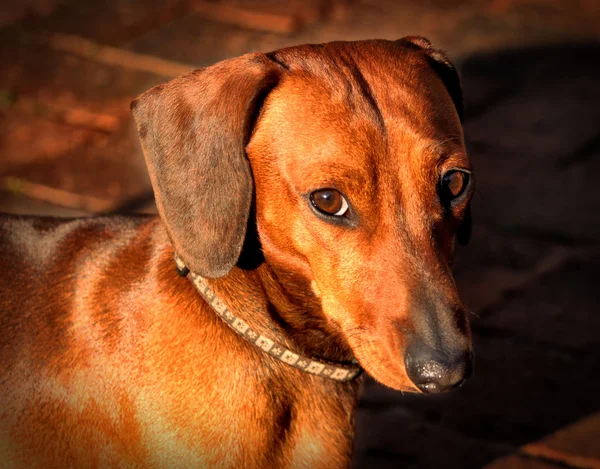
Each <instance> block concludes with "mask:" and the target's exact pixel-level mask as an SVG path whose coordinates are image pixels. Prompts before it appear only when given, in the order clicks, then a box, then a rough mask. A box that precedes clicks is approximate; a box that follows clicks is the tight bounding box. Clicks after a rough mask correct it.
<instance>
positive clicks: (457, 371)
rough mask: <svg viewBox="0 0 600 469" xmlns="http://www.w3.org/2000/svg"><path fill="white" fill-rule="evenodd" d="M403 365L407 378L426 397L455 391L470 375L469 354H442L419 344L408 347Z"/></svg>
mask: <svg viewBox="0 0 600 469" xmlns="http://www.w3.org/2000/svg"><path fill="white" fill-rule="evenodd" d="M404 363H405V365H406V373H407V374H408V377H409V378H410V379H411V381H412V382H413V383H414V384H415V385H416V386H417V387H418V388H419V389H420V390H421V391H423V392H424V393H427V394H433V393H438V392H444V391H450V390H451V389H455V388H458V387H459V386H460V385H461V384H463V383H464V382H465V380H466V379H467V378H468V377H469V376H471V373H472V372H473V354H472V353H471V351H468V352H464V351H462V352H459V351H456V352H451V353H445V352H442V351H440V350H436V349H433V348H431V347H429V346H427V345H425V344H423V343H422V342H414V343H412V344H411V345H410V346H409V347H408V349H407V351H406V355H405V356H404Z"/></svg>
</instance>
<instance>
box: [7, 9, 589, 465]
mask: <svg viewBox="0 0 600 469" xmlns="http://www.w3.org/2000/svg"><path fill="white" fill-rule="evenodd" d="M35 5H37V6H35ZM35 5H34V6H35V8H33V10H31V11H33V13H31V11H30V13H29V14H28V13H27V12H26V10H23V8H22V4H21V3H18V4H17V3H15V7H14V8H13V10H10V8H11V3H10V2H9V3H8V4H7V5H5V6H4V7H3V8H4V9H5V11H4V12H2V14H1V15H0V25H3V26H2V28H1V29H0V44H1V45H0V60H1V63H2V66H1V67H2V73H0V210H4V211H11V212H17V213H40V214H54V215H59V216H71V215H77V216H79V215H82V214H86V213H91V212H105V211H115V210H119V211H127V210H133V209H134V210H140V209H144V210H149V211H152V210H153V205H152V194H151V189H150V185H149V181H148V177H147V174H146V170H145V167H144V164H143V158H142V155H141V152H140V149H139V145H138V143H137V138H136V136H135V133H134V130H133V126H132V121H131V117H130V115H129V109H128V105H129V101H130V100H131V99H132V98H133V97H135V96H136V95H137V94H138V93H140V92H142V91H145V90H146V89H147V88H149V87H150V86H152V85H154V84H157V83H160V82H164V81H166V80H168V79H169V78H171V77H172V76H175V75H178V74H179V73H180V71H181V70H182V69H186V68H187V67H188V66H189V68H193V67H198V66H204V65H208V64H210V63H212V62H214V61H217V60H221V59H225V58H227V57H230V56H235V55H239V54H242V53H245V52H248V51H251V50H270V49H274V48H278V47H282V46H285V45H291V44H296V43H304V42H324V41H328V40H334V39H348V40H349V39H362V38H364V39H366V38H373V37H383V38H388V39H395V38H399V37H401V36H404V35H408V34H422V35H425V36H428V37H430V38H431V39H432V40H433V41H434V43H435V44H436V45H438V46H440V47H443V48H444V49H446V50H447V51H448V52H450V53H451V55H452V56H454V57H455V58H456V61H457V63H458V65H459V69H460V71H461V75H462V79H463V88H464V92H465V104H466V122H465V134H466V137H467V142H468V149H469V152H470V155H471V158H472V161H473V164H474V166H475V169H476V172H477V184H478V190H477V196H476V198H475V203H474V208H473V212H474V217H475V229H474V236H473V240H472V242H471V244H470V245H469V246H468V247H467V248H466V249H461V250H460V251H459V252H458V258H457V263H456V268H455V271H456V278H457V281H458V283H459V286H460V289H461V291H462V292H463V296H464V298H465V300H466V301H467V303H468V304H469V305H470V307H471V308H472V310H473V317H472V326H473V333H474V343H475V348H476V354H477V362H476V370H475V375H474V377H473V378H472V379H471V380H470V381H469V382H468V383H467V385H465V386H464V387H463V388H462V389H460V390H459V391H458V392H456V393H454V394H451V395H447V396H442V397H422V396H414V395H402V394H400V393H397V392H394V391H391V390H389V389H385V388H383V387H382V386H380V385H378V384H376V383H374V382H373V381H368V382H367V385H366V387H365V389H364V393H363V396H362V400H361V404H360V408H359V411H358V434H357V441H356V464H355V466H356V467H357V468H371V467H378V468H379V467H381V468H388V467H389V468H392V467H403V468H422V469H425V468H427V469H443V468H452V469H457V468H460V469H469V468H479V467H483V466H485V465H486V464H489V463H490V462H491V461H493V460H495V459H497V458H501V457H504V456H506V455H508V454H511V453H515V452H518V451H520V453H518V454H517V455H515V456H509V459H499V460H498V461H497V462H496V463H493V464H494V465H493V466H490V467H493V468H494V469H499V468H501V467H502V468H508V467H532V468H533V467H547V468H553V467H565V466H566V467H595V466H590V464H596V463H597V462H598V459H597V458H598V453H597V451H596V452H595V453H594V452H590V451H588V450H589V447H590V446H596V447H600V422H599V421H598V419H597V418H596V419H595V420H594V419H592V420H590V421H591V422H592V423H586V424H585V425H587V426H585V425H584V427H585V429H586V430H585V432H583V434H584V435H585V436H581V437H577V438H575V440H574V441H577V442H579V443H578V444H579V446H577V445H575V446H574V445H570V446H569V448H570V449H569V451H575V452H576V453H577V454H580V455H583V456H585V457H587V458H588V459H576V458H575V459H574V458H571V459H568V460H567V461H565V460H560V459H555V458H554V457H553V456H552V454H554V453H544V454H542V455H541V456H540V455H539V454H538V453H535V452H533V453H532V452H531V451H530V452H525V453H526V457H524V456H523V454H525V453H523V451H524V450H523V445H527V444H530V443H532V442H535V441H538V440H540V439H541V438H543V437H545V436H546V435H549V434H551V433H553V432H555V431H556V430H558V429H560V428H562V427H564V426H565V425H568V424H571V423H572V422H575V421H577V420H579V419H581V418H585V417H586V416H588V415H591V414H593V413H595V412H597V411H598V410H599V408H600V404H599V402H600V401H599V399H598V396H599V395H600V378H599V376H598V373H599V372H600V339H599V334H598V330H599V329H600V315H599V314H598V312H597V309H598V305H599V304H600V289H599V288H598V287H597V286H596V282H597V273H598V271H599V269H600V238H599V235H600V216H599V214H598V208H597V207H598V206H599V205H600V190H599V187H598V186H599V185H598V183H597V179H598V173H597V172H596V171H599V172H600V87H599V86H598V83H599V82H600V42H599V39H600V29H599V28H598V20H600V4H599V3H598V2H596V1H594V0H587V1H586V0H572V1H569V2H566V1H542V0H523V1H517V0H489V1H488V0H470V1H465V2H459V1H458V0H431V1H428V2H410V1H408V0H406V1H396V2H393V1H391V0H387V1H385V0H384V1H375V0H355V1H342V0H339V1H336V2H325V1H317V0H314V1H311V2H304V3H303V2H299V1H298V2H290V3H288V4H287V7H286V8H282V7H281V3H279V2H275V1H268V0H263V1H260V2H243V1H234V0H222V1H221V2H202V1H199V0H196V1H191V0H190V1H179V0H160V1H158V2H157V1H149V0H147V1H131V0H130V1H127V0H110V1H106V2H103V3H102V4H100V3H98V4H97V5H96V4H94V3H93V2H77V1H74V0H64V1H60V2H52V1H45V2H41V1H39V2H38V3H37V4H35ZM39 5H41V6H39ZM100 5H101V6H100ZM24 11H25V12H24ZM40 11H41V13H40ZM232 12H234V13H235V15H233V17H232ZM89 41H92V42H91V43H90V42H89ZM159 59H160V60H159ZM182 67H183V68H182ZM585 422H588V421H585ZM594 422H595V423H594ZM578 428H579V427H578ZM577 435H580V434H579V433H578V434H577ZM594 440H596V441H597V445H594V444H593V443H590V442H593V441H594ZM543 441H546V440H543ZM553 441H554V440H553ZM544 444H545V443H544ZM552 444H554V443H552ZM519 448H521V450H519ZM525 448H527V446H525ZM557 448H559V449H561V448H562V447H560V446H559V447H557ZM573 448H574V449H573ZM586 448H587V449H586ZM562 450H564V448H562ZM565 451H566V450H565ZM586 451H587V452H586ZM548 454H550V456H548ZM583 456H582V457H583ZM589 458H596V459H591V460H592V463H590V459H589ZM582 461H583V462H582ZM594 461H595V462H594Z"/></svg>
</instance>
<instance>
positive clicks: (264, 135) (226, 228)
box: [0, 38, 471, 469]
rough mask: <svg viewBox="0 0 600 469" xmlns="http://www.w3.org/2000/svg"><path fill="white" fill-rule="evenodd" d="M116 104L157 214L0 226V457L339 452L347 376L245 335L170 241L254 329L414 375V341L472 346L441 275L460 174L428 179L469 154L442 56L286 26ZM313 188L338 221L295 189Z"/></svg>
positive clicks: (229, 461) (315, 456)
mask: <svg viewBox="0 0 600 469" xmlns="http://www.w3.org/2000/svg"><path fill="white" fill-rule="evenodd" d="M133 109H134V115H135V117H136V121H137V123H138V129H139V133H140V139H141V141H142V146H143V148H144V152H145V155H146V159H147V162H148V167H149V171H150V175H151V178H152V182H153V186H154V189H155V193H156V198H157V205H158V208H159V212H160V215H161V218H158V217H105V218H88V219H77V220H52V219H44V218H29V217H10V216H7V217H4V218H3V219H2V222H1V223H0V266H2V269H0V285H1V287H0V311H1V314H0V331H2V334H1V335H0V376H1V380H0V403H1V405H0V412H1V413H0V422H1V423H0V429H1V432H0V461H1V463H2V467H23V468H25V467H26V468H34V467H39V468H42V467H43V468H47V467H61V468H62V467H78V468H79V467H116V466H118V467H140V468H141V467H143V468H152V467H156V468H167V467H169V468H171V467H186V468H187V467H207V468H208V467H211V468H213V467H215V468H237V467H243V468H271V467H277V468H280V467H281V468H284V467H290V468H328V469H329V468H336V467H347V466H348V465H349V464H350V460H351V454H352V440H353V434H354V409H355V406H356V400H357V391H358V387H359V380H355V381H352V382H349V383H340V382H335V381H333V380H328V379H324V378H321V377H315V376H312V375H310V374H308V373H305V372H301V371H299V370H297V369H294V368H292V367H290V366H287V365H286V364H284V363H281V362H279V361H277V360H275V359H273V358H272V357H270V356H268V355H267V354H265V353H263V352H261V351H260V350H259V349H257V348H256V347H253V346H252V345H250V344H249V343H247V342H245V341H244V340H243V339H241V338H240V337H239V336H237V335H236V334H235V333H234V332H233V331H232V330H231V329H229V328H228V327H227V325H226V324H225V323H224V322H223V321H222V320H221V319H219V318H218V317H217V315H216V314H215V313H214V312H213V311H212V310H211V309H210V307H209V306H208V305H207V304H206V303H205V302H204V301H203V299H202V298H201V297H200V295H199V294H198V292H197V291H196V290H195V289H194V286H193V285H192V284H191V282H189V281H188V280H186V279H184V278H180V277H178V276H177V275H176V272H175V267H174V262H173V255H174V249H173V246H174V247H175V250H176V251H177V253H178V254H179V255H180V256H181V257H182V258H183V259H184V260H185V262H186V263H187V264H188V265H189V266H190V268H191V269H192V270H194V271H195V272H197V273H199V274H201V275H204V276H206V277H209V278H210V280H209V283H210V284H211V286H212V287H213V289H214V290H215V291H216V293H217V295H218V296H219V297H220V298H221V299H222V300H223V301H224V302H226V303H227V304H228V305H229V306H230V308H231V310H232V311H234V312H235V313H236V314H238V315H239V316H240V317H241V318H242V319H244V320H245V321H246V322H247V323H248V324H249V325H250V326H251V327H252V328H254V329H255V330H257V331H259V332H260V333H263V334H264V335H267V336H269V337H271V338H273V339H274V340H277V341H279V342H280V343H281V344H283V345H284V346H286V347H288V348H290V349H292V350H295V351H298V352H300V353H303V354H305V355H308V356H312V357H318V358H321V359H324V360H330V361H334V362H344V363H347V362H349V361H350V360H351V359H353V358H356V359H358V361H359V362H360V364H361V366H362V367H363V368H364V369H365V370H366V371H367V372H368V373H370V374H371V375H372V376H373V377H374V378H375V379H377V380H378V381H380V382H381V383H383V384H385V385H387V386H390V387H393V388H395V389H400V390H405V391H418V388H417V387H416V386H415V384H414V383H413V382H412V381H411V379H410V378H409V377H408V375H407V371H406V367H405V364H404V358H403V357H404V356H405V354H406V350H407V347H408V344H409V343H412V342H414V341H415V340H418V341H420V342H422V343H425V344H427V346H428V347H430V348H431V349H435V350H442V351H445V352H448V351H461V352H464V353H465V354H467V355H468V354H470V347H471V345H470V332H469V327H468V323H467V321H466V315H465V309H464V306H463V305H462V303H461V300H460V298H459V296H458V293H457V291H456V287H455V285H454V281H453V280H452V275H451V271H450V267H451V261H452V255H453V246H454V239H455V236H456V232H457V230H461V229H463V228H461V224H463V221H466V220H467V218H468V215H467V213H468V203H469V198H470V193H469V194H467V196H466V197H464V198H463V199H462V200H461V202H460V204H457V205H454V206H453V207H452V208H451V209H448V208H445V209H444V208H443V207H441V206H440V196H439V193H438V192H439V190H438V189H439V187H438V185H439V184H438V182H439V178H440V174H442V173H443V172H444V171H446V170H447V169H449V168H455V167H460V168H465V169H467V170H469V169H470V165H469V161H468V159H467V157H466V154H465V150H464V143H463V137H462V130H461V125H460V118H461V115H462V97H461V96H460V84H459V82H458V76H457V75H456V72H455V71H454V69H453V68H452V66H451V64H450V63H449V62H448V60H447V59H446V58H445V56H444V55H443V54H441V53H439V52H438V51H435V50H434V49H433V48H432V47H431V45H430V44H429V42H427V41H426V40H424V39H423V38H405V39H403V40H400V41H396V42H390V41H364V42H356V43H331V44H325V45H319V46H300V47H295V48H289V49H283V50H280V51H276V52H273V53H271V54H249V55H247V56H243V57H241V58H238V59H232V60H230V61H226V62H222V63H220V64H217V65H215V66H213V67H209V68H206V69H203V70H200V71H196V72H193V73H191V74H190V75H187V76H185V77H182V78H179V79H176V80H174V81H172V82H171V83H168V84H166V85H161V86H160V87H156V88H154V89H152V90H150V91H149V92H147V93H145V94H144V95H143V96H142V97H140V98H138V100H136V102H135V103H134V105H133ZM323 187H335V188H336V189H338V190H340V191H341V192H342V193H343V194H344V195H345V196H347V197H348V199H349V200H350V202H351V207H352V208H351V210H352V218H350V217H348V218H347V219H346V220H345V221H343V222H341V223H337V222H334V221H332V220H330V219H326V218H324V217H323V216H320V215H319V214H318V213H316V212H315V210H314V209H313V208H311V205H310V201H309V197H308V195H309V194H310V193H311V192H312V191H314V190H316V189H319V188H323ZM240 252H241V254H240ZM240 256H241V257H240ZM448 353H450V352H448Z"/></svg>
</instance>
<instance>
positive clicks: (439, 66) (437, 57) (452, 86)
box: [398, 36, 464, 122]
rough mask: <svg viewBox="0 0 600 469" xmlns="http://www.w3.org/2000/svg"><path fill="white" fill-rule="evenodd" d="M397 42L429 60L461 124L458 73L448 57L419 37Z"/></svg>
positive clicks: (462, 111)
mask: <svg viewBox="0 0 600 469" xmlns="http://www.w3.org/2000/svg"><path fill="white" fill-rule="evenodd" d="M398 42H400V43H401V44H402V45H404V46H405V47H411V48H415V49H419V50H421V51H423V52H425V54H426V55H427V57H428V59H429V63H430V65H431V66H432V67H433V69H434V70H435V71H436V73H437V74H438V75H439V76H440V78H441V79H442V81H443V82H444V85H445V86H446V89H447V90H448V93H449V94H450V97H451V98H452V102H453V103H454V107H456V113H457V114H458V117H459V119H460V121H461V122H462V121H463V115H464V105H463V94H462V88H461V86H460V77H459V76H458V72H457V71H456V68H455V67H454V65H453V64H452V62H451V61H450V59H449V58H448V56H447V55H446V54H444V53H443V52H442V51H439V50H437V49H435V48H434V47H433V45H432V44H431V42H429V40H428V39H425V38H424V37H421V36H407V37H405V38H402V39H400V40H399V41H398Z"/></svg>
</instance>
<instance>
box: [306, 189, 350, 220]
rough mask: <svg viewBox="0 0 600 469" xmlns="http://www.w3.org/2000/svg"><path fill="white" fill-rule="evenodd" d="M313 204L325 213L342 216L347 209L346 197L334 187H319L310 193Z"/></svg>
mask: <svg viewBox="0 0 600 469" xmlns="http://www.w3.org/2000/svg"><path fill="white" fill-rule="evenodd" d="M310 201H311V203H312V204H313V206H314V207H315V208H316V209H317V210H318V211H319V212H322V213H324V214H325V215H335V216H337V217H341V216H343V215H344V214H345V213H346V212H347V211H348V202H347V201H346V198H345V197H344V196H343V195H342V194H340V193H339V191H336V190H335V189H321V190H318V191H314V192H313V193H312V194H310Z"/></svg>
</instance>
